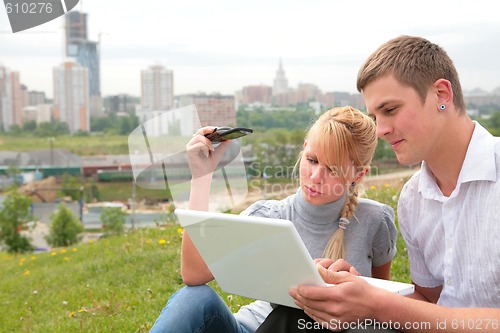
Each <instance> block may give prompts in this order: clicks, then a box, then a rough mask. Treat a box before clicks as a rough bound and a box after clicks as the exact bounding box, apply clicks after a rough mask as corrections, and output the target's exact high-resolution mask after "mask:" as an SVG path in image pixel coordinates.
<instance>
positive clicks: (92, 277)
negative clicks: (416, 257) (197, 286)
mask: <svg viewBox="0 0 500 333" xmlns="http://www.w3.org/2000/svg"><path fill="white" fill-rule="evenodd" d="M398 193H399V190H398V189H394V188H392V187H383V188H380V189H369V191H368V195H369V197H371V198H375V199H377V200H380V201H383V202H386V203H389V204H391V205H392V206H393V207H395V204H396V200H397V196H398ZM181 239H182V236H181V234H180V228H179V226H178V225H176V224H170V225H167V226H165V227H163V228H151V229H139V230H136V231H133V232H130V233H128V234H127V235H125V236H120V237H110V238H103V239H100V240H98V241H95V242H92V243H85V244H80V245H78V246H75V247H69V248H59V249H55V250H54V251H53V252H51V253H39V254H26V255H9V254H6V253H0V271H1V272H2V277H1V279H0V313H1V318H2V319H1V327H2V329H1V331H2V332H43V333H45V332H51V333H56V332H148V331H149V329H150V328H151V326H152V324H153V323H154V321H155V320H156V318H157V316H158V314H159V312H160V311H161V309H162V308H163V306H164V304H165V302H166V301H167V300H168V298H169V297H170V295H171V294H172V293H173V292H175V291H176V290H177V289H179V288H180V287H181V286H182V281H181V278H180V272H179V265H180V264H179V259H180V244H181ZM397 246H398V253H397V255H396V258H395V259H394V261H393V266H392V267H393V268H392V275H393V279H394V280H400V281H406V282H408V281H410V279H409V266H408V258H407V255H406V250H405V248H404V242H403V241H402V239H401V238H400V239H399V241H398V243H397ZM211 285H212V286H214V287H215V288H216V290H218V292H219V293H220V294H221V295H222V297H223V299H224V300H225V301H226V302H227V304H228V305H229V306H230V308H231V309H232V310H233V311H237V310H238V309H239V307H240V306H241V305H244V304H247V303H249V302H250V301H251V300H249V299H246V298H243V297H239V296H233V295H228V294H225V293H222V292H221V291H220V289H219V288H218V287H217V286H216V284H215V283H212V284H211Z"/></svg>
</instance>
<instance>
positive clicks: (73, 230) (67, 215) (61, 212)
mask: <svg viewBox="0 0 500 333" xmlns="http://www.w3.org/2000/svg"><path fill="white" fill-rule="evenodd" d="M83 230H84V229H83V226H82V225H81V223H80V221H79V220H78V218H77V217H76V216H75V215H74V214H73V213H72V212H71V210H70V209H69V208H68V207H66V206H64V204H60V205H59V206H58V207H57V211H56V212H55V213H54V214H52V215H51V216H50V231H49V234H48V235H47V237H46V238H45V239H46V240H47V243H49V244H50V245H52V246H69V245H72V244H76V243H78V242H79V241H80V240H81V235H80V234H81V233H82V232H83Z"/></svg>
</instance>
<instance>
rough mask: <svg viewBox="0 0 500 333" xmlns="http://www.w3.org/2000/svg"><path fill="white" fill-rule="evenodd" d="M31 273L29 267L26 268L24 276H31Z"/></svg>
mask: <svg viewBox="0 0 500 333" xmlns="http://www.w3.org/2000/svg"><path fill="white" fill-rule="evenodd" d="M30 274H31V272H30V271H29V269H27V270H25V271H24V273H23V275H24V276H29V275H30Z"/></svg>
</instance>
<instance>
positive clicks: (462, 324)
mask: <svg viewBox="0 0 500 333" xmlns="http://www.w3.org/2000/svg"><path fill="white" fill-rule="evenodd" d="M297 325H298V326H297V327H298V328H299V330H311V329H328V330H333V331H341V330H349V329H368V328H370V329H378V330H381V329H382V330H396V331H407V330H419V331H422V332H426V331H428V330H430V329H432V328H434V329H437V330H448V329H450V328H451V329H452V330H462V331H463V330H468V331H470V332H472V331H483V330H490V329H493V330H498V329H499V328H500V319H485V318H480V319H472V318H471V319H444V320H439V319H437V320H436V321H435V322H434V323H432V322H429V321H420V322H418V321H416V322H405V323H399V322H392V321H388V322H380V321H377V320H375V319H364V320H359V319H358V320H357V321H353V322H347V321H340V320H336V319H332V320H330V321H329V322H323V323H318V322H316V321H314V322H312V321H307V320H305V319H299V320H298V322H297Z"/></svg>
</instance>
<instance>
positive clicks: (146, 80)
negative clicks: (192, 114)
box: [141, 65, 174, 111]
mask: <svg viewBox="0 0 500 333" xmlns="http://www.w3.org/2000/svg"><path fill="white" fill-rule="evenodd" d="M173 108H174V73H173V71H172V70H168V69H166V68H165V67H163V66H161V65H154V66H150V67H149V68H148V69H144V70H142V71H141V109H142V111H166V110H171V109H173Z"/></svg>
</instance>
